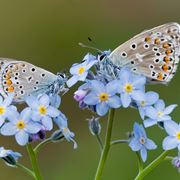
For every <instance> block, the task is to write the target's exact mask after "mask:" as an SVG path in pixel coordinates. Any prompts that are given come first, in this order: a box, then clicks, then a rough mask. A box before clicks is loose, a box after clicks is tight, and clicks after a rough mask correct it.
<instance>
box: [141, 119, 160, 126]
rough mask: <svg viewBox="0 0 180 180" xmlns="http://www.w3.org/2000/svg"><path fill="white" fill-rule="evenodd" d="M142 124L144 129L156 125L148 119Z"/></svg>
mask: <svg viewBox="0 0 180 180" xmlns="http://www.w3.org/2000/svg"><path fill="white" fill-rule="evenodd" d="M143 123H144V127H145V128H147V127H150V126H153V125H155V124H157V121H156V120H154V119H150V118H149V119H145V120H144V121H143Z"/></svg>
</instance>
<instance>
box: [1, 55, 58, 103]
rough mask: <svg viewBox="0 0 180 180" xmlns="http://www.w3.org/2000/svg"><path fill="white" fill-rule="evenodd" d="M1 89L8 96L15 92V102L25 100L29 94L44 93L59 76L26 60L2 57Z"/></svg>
mask: <svg viewBox="0 0 180 180" xmlns="http://www.w3.org/2000/svg"><path fill="white" fill-rule="evenodd" d="M0 63H2V65H1V91H0V93H1V94H2V95H3V96H4V97H6V96H7V95H8V94H9V93H14V102H21V101H24V98H25V97H26V96H28V95H30V94H31V95H35V96H37V95H38V94H42V93H44V92H45V91H46V90H47V89H48V87H49V85H50V84H52V83H53V82H54V81H55V80H56V79H57V76H56V75H55V74H53V73H51V72H48V71H46V70H44V69H42V68H39V67H37V66H34V65H32V64H30V63H27V62H25V61H17V60H14V59H7V58H0Z"/></svg>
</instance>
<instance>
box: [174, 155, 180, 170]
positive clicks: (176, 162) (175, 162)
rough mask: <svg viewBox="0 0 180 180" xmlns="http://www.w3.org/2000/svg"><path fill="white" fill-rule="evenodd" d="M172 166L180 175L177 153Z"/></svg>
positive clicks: (179, 159)
mask: <svg viewBox="0 0 180 180" xmlns="http://www.w3.org/2000/svg"><path fill="white" fill-rule="evenodd" d="M172 164H173V166H174V167H175V168H177V169H178V171H179V173H180V153H179V156H177V157H175V158H174V159H173V160H172Z"/></svg>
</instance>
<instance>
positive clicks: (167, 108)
mask: <svg viewBox="0 0 180 180" xmlns="http://www.w3.org/2000/svg"><path fill="white" fill-rule="evenodd" d="M176 107H177V104H173V105H170V106H168V107H166V108H165V110H164V111H163V112H164V114H170V113H172V111H173V110H174V109H175V108H176Z"/></svg>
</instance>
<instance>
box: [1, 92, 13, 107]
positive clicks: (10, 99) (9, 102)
mask: <svg viewBox="0 0 180 180" xmlns="http://www.w3.org/2000/svg"><path fill="white" fill-rule="evenodd" d="M13 98H14V94H10V95H8V96H7V97H6V98H5V99H4V102H3V104H4V106H6V107H7V106H9V105H10V104H11V103H12V101H13Z"/></svg>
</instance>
